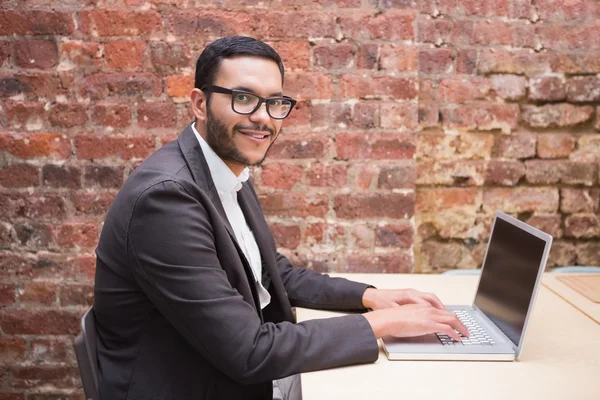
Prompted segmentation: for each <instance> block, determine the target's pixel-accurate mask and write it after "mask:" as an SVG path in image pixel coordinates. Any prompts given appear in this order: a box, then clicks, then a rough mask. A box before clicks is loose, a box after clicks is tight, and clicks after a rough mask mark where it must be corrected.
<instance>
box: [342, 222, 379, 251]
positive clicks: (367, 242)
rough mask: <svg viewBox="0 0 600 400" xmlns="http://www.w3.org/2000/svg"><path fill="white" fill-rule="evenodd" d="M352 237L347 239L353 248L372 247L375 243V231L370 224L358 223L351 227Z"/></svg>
mask: <svg viewBox="0 0 600 400" xmlns="http://www.w3.org/2000/svg"><path fill="white" fill-rule="evenodd" d="M350 234H351V238H350V239H348V240H347V243H349V244H350V245H351V246H352V247H353V248H356V249H372V248H373V246H374V245H375V232H374V231H373V229H372V228H371V227H370V226H367V225H365V224H356V225H354V226H352V227H351V228H350Z"/></svg>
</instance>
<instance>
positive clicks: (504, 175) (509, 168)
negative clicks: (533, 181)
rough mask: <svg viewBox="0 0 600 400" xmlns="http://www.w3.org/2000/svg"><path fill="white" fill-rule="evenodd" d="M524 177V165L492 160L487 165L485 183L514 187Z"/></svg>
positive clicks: (517, 162) (515, 162)
mask: <svg viewBox="0 0 600 400" xmlns="http://www.w3.org/2000/svg"><path fill="white" fill-rule="evenodd" d="M524 175H525V165H524V164H523V163H522V162H520V161H501V160H492V161H490V162H489V164H488V170H487V177H486V180H485V181H486V183H488V184H492V185H502V186H515V185H516V184H518V183H519V180H520V179H521V178H522V177H523V176H524Z"/></svg>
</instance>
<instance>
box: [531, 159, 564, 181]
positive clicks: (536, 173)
mask: <svg viewBox="0 0 600 400" xmlns="http://www.w3.org/2000/svg"><path fill="white" fill-rule="evenodd" d="M525 165H526V167H527V172H526V174H525V176H526V178H527V182H529V183H533V184H549V183H558V182H560V181H561V179H562V178H563V176H564V174H565V168H566V162H564V161H544V160H528V161H526V162H525Z"/></svg>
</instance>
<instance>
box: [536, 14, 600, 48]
mask: <svg viewBox="0 0 600 400" xmlns="http://www.w3.org/2000/svg"><path fill="white" fill-rule="evenodd" d="M582 22H583V21H580V23H579V24H578V25H562V24H559V23H556V22H552V23H545V24H540V25H538V26H537V27H536V35H537V37H538V38H539V42H540V44H541V46H543V47H544V49H547V50H557V51H573V50H584V49H585V50H589V49H594V48H596V49H597V48H598V47H599V45H600V41H598V34H599V33H600V30H599V26H598V25H596V24H595V23H587V24H586V23H585V22H583V23H582Z"/></svg>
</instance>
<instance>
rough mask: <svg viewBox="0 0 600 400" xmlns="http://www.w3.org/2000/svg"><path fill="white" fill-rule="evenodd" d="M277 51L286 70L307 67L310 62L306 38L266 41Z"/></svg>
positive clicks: (308, 45) (308, 44)
mask: <svg viewBox="0 0 600 400" xmlns="http://www.w3.org/2000/svg"><path fill="white" fill-rule="evenodd" d="M267 43H268V44H269V45H270V46H271V47H273V48H274V49H275V51H277V53H278V54H279V56H280V57H281V59H282V60H283V64H284V65H285V69H286V71H289V70H294V69H308V66H309V64H310V43H309V41H308V40H306V39H298V40H286V41H277V42H267Z"/></svg>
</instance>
